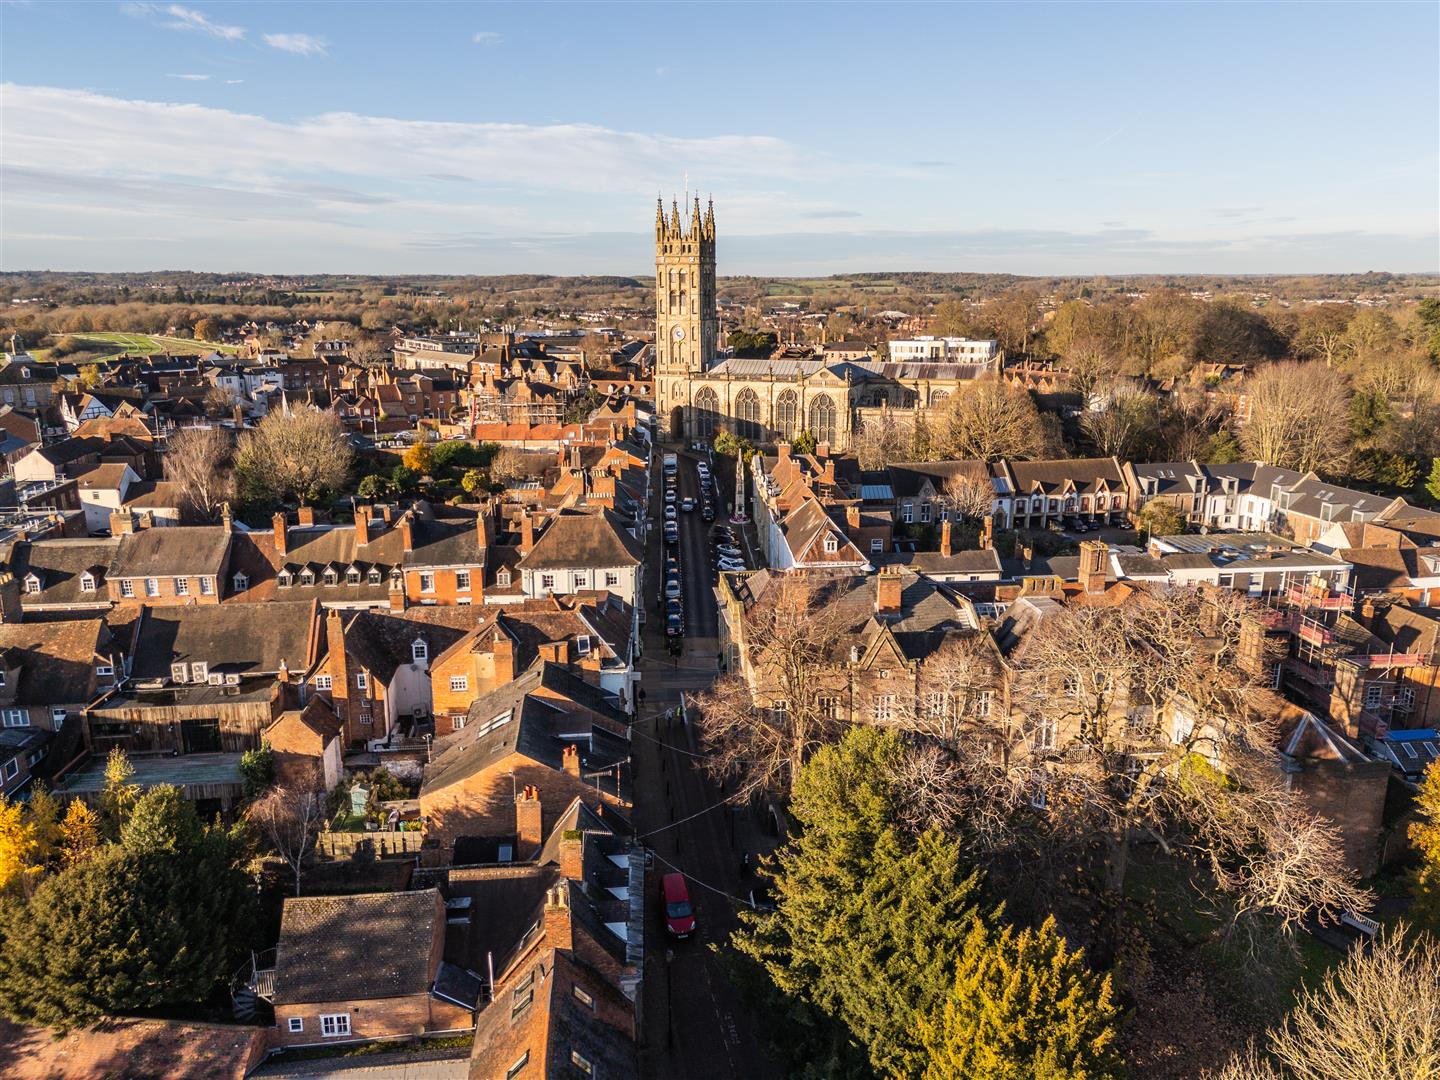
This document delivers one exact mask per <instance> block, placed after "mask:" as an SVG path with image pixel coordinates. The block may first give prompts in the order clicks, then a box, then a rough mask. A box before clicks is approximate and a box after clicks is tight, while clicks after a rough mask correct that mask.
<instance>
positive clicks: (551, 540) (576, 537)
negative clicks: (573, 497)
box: [517, 510, 645, 570]
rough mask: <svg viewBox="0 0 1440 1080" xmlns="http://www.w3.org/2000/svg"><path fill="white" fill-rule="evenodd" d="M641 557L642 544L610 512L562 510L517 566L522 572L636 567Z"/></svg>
mask: <svg viewBox="0 0 1440 1080" xmlns="http://www.w3.org/2000/svg"><path fill="white" fill-rule="evenodd" d="M644 558H645V545H644V544H643V543H642V542H641V541H639V540H637V539H635V537H633V536H631V535H630V531H629V529H627V528H626V527H625V525H624V523H623V522H622V521H621V520H620V518H619V516H618V515H616V514H614V513H613V512H611V511H609V510H601V511H600V512H599V513H595V512H580V511H574V510H562V511H560V513H558V514H556V515H555V517H553V518H552V519H551V520H550V524H549V525H547V526H546V528H545V531H544V532H543V533H541V534H540V537H539V539H537V540H536V541H535V546H534V547H532V548H531V549H530V551H529V552H528V553H527V554H525V555H522V556H521V557H520V560H519V562H518V563H517V565H518V566H519V567H520V568H521V569H523V570H560V569H566V568H568V567H573V566H583V567H602V566H639V565H640V563H641V562H643V561H644Z"/></svg>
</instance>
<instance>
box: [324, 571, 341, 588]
mask: <svg viewBox="0 0 1440 1080" xmlns="http://www.w3.org/2000/svg"><path fill="white" fill-rule="evenodd" d="M339 581H340V575H339V574H337V573H336V572H335V568H334V567H333V566H330V567H326V569H325V584H326V585H336V584H338V583H339Z"/></svg>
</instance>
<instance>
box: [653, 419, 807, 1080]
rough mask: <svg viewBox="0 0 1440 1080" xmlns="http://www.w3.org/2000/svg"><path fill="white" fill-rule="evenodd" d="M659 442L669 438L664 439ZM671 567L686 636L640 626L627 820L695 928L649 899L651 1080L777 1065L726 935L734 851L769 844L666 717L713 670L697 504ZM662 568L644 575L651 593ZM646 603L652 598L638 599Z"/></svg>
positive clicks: (756, 1075)
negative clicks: (638, 701) (685, 902)
mask: <svg viewBox="0 0 1440 1080" xmlns="http://www.w3.org/2000/svg"><path fill="white" fill-rule="evenodd" d="M664 449H665V450H671V449H672V447H670V446H666V447H664ZM698 459H699V455H697V454H694V453H691V452H682V453H680V480H679V496H680V498H682V499H683V498H685V497H686V496H691V497H695V498H698V497H699V496H700V482H699V477H698V475H697V473H696V471H695V463H696V461H697V460H698ZM663 492H664V481H663V471H662V470H661V469H659V468H657V469H656V470H655V478H654V490H653V491H652V492H651V513H652V518H653V520H654V521H655V522H656V523H657V524H656V527H655V528H653V529H652V530H650V545H649V548H648V550H647V561H648V564H649V565H650V566H653V567H657V568H658V567H661V566H663V555H662V551H661V549H662V546H663V538H662V529H661V528H660V527H659V524H658V523H659V522H660V520H661V515H662V514H663V509H662V508H663V506H664V502H663ZM727 511H728V502H721V501H719V500H717V502H716V522H717V523H719V522H721V521H724V520H726V519H727V518H728V512H727ZM678 520H679V523H680V544H679V545H678V547H679V550H680V560H681V561H680V572H681V581H682V585H683V587H684V590H685V592H684V602H685V619H686V631H687V633H686V636H685V639H684V649H683V651H682V653H681V654H680V655H679V656H670V655H669V654H668V653H667V651H666V645H665V638H664V627H663V623H662V621H661V620H659V619H655V618H651V619H649V620H647V622H646V624H645V658H644V659H643V660H642V661H641V665H640V666H641V671H642V672H643V676H644V677H643V680H642V685H643V686H644V687H645V693H646V699H645V702H644V704H643V705H642V707H641V709H640V715H641V721H640V722H639V723H638V724H637V725H636V728H635V732H634V734H635V738H634V739H633V740H632V753H633V759H634V769H635V777H636V785H635V786H636V805H635V825H636V829H637V831H638V832H639V833H640V835H641V838H642V839H643V841H644V843H645V844H646V845H647V846H648V847H649V848H650V850H651V851H652V852H653V853H654V867H653V869H652V870H651V871H650V874H649V875H648V876H649V881H648V882H647V887H648V888H649V889H650V895H651V896H652V897H653V896H656V895H658V893H659V888H660V876H661V875H662V874H666V873H670V872H672V871H679V872H681V873H683V874H685V876H686V879H687V881H688V883H689V888H690V898H691V901H692V903H693V904H694V906H695V912H696V923H697V932H696V934H695V936H693V937H691V938H689V939H687V940H684V941H676V940H673V939H671V938H669V936H668V934H667V933H666V931H665V929H664V925H663V921H662V920H661V918H660V916H659V912H658V905H655V904H651V905H649V907H650V908H651V910H652V911H653V914H652V915H650V917H649V918H648V919H647V923H646V928H645V934H646V945H645V956H646V960H645V980H644V984H643V986H644V991H643V993H644V1000H643V1002H642V1008H641V1022H642V1040H641V1051H640V1070H641V1075H642V1076H645V1077H651V1078H654V1080H671V1078H679V1077H684V1078H687V1080H708V1078H711V1077H714V1078H717V1080H719V1078H727V1080H728V1078H745V1080H769V1078H772V1077H774V1078H778V1077H779V1076H780V1075H781V1074H780V1070H779V1069H778V1068H777V1067H776V1066H775V1063H774V1062H772V1061H771V1060H770V1059H769V1057H768V1056H767V1055H766V1053H765V1051H764V1049H763V1047H762V1045H761V1041H760V1035H759V1026H758V1024H757V1023H756V1022H755V1020H754V1018H753V1016H752V1015H751V1013H750V1011H749V1009H748V1008H747V1007H746V1005H745V1003H744V1002H743V1001H742V999H741V997H740V993H739V991H738V990H737V989H736V987H735V986H734V985H733V984H732V983H731V982H730V979H729V977H728V974H727V970H726V959H725V958H726V953H727V952H728V950H729V945H728V940H729V937H730V933H731V932H732V931H733V930H734V929H735V928H736V926H738V925H739V921H738V919H737V918H736V914H735V913H736V911H737V909H738V907H739V906H740V905H742V904H743V903H745V899H744V898H746V897H748V895H749V890H750V887H751V886H752V885H753V884H754V879H753V878H752V877H751V876H750V875H749V874H748V872H746V871H744V870H743V869H742V867H741V856H742V854H743V853H745V852H747V851H750V852H753V851H756V850H760V849H762V848H765V847H768V846H769V844H770V843H773V841H772V840H770V839H769V838H768V835H767V834H766V831H765V829H764V823H763V819H762V816H761V812H760V811H759V810H758V809H752V808H749V807H741V808H738V809H736V808H732V807H731V806H729V805H728V804H726V803H725V801H724V794H723V792H722V791H721V790H720V788H719V786H718V785H717V784H716V783H715V781H714V780H712V779H711V778H710V777H709V776H708V775H707V774H706V773H705V772H704V769H703V763H704V757H703V755H702V753H701V751H700V747H699V746H698V744H697V741H696V739H695V733H694V731H693V730H691V728H690V725H689V724H687V723H686V722H685V721H684V719H683V718H678V717H675V716H673V715H671V710H673V709H674V708H675V706H677V705H678V704H680V700H681V695H682V693H686V694H688V693H695V692H697V691H700V690H703V689H704V688H705V687H707V686H709V685H710V683H711V682H713V681H714V679H715V676H716V674H717V670H718V659H719V653H718V637H717V635H718V616H717V611H716V605H715V596H714V592H713V589H714V586H715V581H716V572H715V567H714V562H713V555H712V552H711V549H710V544H709V534H710V529H711V527H712V526H711V525H710V524H707V523H706V522H705V521H703V520H702V519H701V516H700V511H699V510H698V509H696V510H695V511H692V512H690V513H685V512H683V511H681V512H680V513H679V515H678ZM663 578H664V575H663V573H662V572H660V571H658V570H657V572H656V573H654V574H653V575H651V574H647V575H646V579H647V582H653V584H651V585H650V586H649V587H651V588H653V589H656V590H658V589H659V588H660V587H661V586H662V585H663ZM649 603H650V604H651V605H652V610H653V609H654V604H655V596H654V595H652V596H650V597H649Z"/></svg>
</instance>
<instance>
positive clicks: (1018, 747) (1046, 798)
mask: <svg viewBox="0 0 1440 1080" xmlns="http://www.w3.org/2000/svg"><path fill="white" fill-rule="evenodd" d="M1247 617H1248V610H1247V607H1246V602H1245V600H1244V599H1243V598H1242V597H1239V596H1237V595H1235V594H1233V593H1230V592H1228V591H1223V592H1222V591H1218V590H1217V591H1211V592H1204V593H1202V592H1196V591H1190V590H1174V591H1166V592H1156V593H1137V594H1135V595H1134V596H1132V597H1131V598H1130V600H1129V601H1128V602H1127V603H1125V604H1123V605H1119V606H1106V607H1102V606H1072V607H1067V608H1064V609H1062V610H1060V611H1058V612H1055V613H1052V614H1050V615H1049V616H1047V617H1045V618H1044V619H1042V620H1040V621H1039V622H1038V624H1036V625H1034V626H1033V627H1032V628H1031V629H1029V631H1028V633H1026V634H1025V635H1024V639H1023V641H1022V643H1021V644H1020V646H1019V647H1018V648H1017V649H1016V651H1015V652H1014V653H1012V655H1011V656H1010V658H1009V662H1010V664H1011V671H1010V678H1009V686H1010V693H1011V699H1010V707H1011V708H1010V712H1009V713H1008V714H1005V713H1002V712H1001V711H1000V710H995V712H994V715H992V716H991V717H988V718H985V719H984V720H983V721H982V720H981V719H980V718H975V719H973V720H971V721H970V723H969V726H968V728H967V729H966V734H965V740H964V741H965V742H968V743H972V744H975V745H976V746H978V747H981V748H983V752H975V753H972V754H971V755H970V757H969V759H968V760H966V761H965V762H964V766H965V767H964V769H963V770H962V771H961V773H959V774H958V775H959V776H960V777H961V778H964V779H966V781H967V783H970V784H972V785H974V786H975V789H976V790H975V791H974V792H972V793H971V795H970V796H969V805H971V806H978V807H981V808H982V809H985V810H986V811H987V813H988V814H989V815H991V816H990V818H989V819H988V820H989V822H990V824H991V825H993V824H994V822H995V820H996V815H997V814H998V817H999V819H1000V820H1002V821H1003V818H1004V811H1006V810H1008V811H1009V812H1010V813H1011V814H1012V824H1010V825H1009V828H1010V829H1011V830H1012V835H1011V837H1010V839H1011V840H1012V841H1013V842H1014V843H1015V844H1016V845H1017V846H1023V845H1025V844H1026V843H1027V842H1028V840H1029V839H1030V838H1029V837H1027V836H1026V835H1024V833H1025V831H1026V830H1033V829H1034V828H1036V823H1037V821H1038V825H1039V828H1041V829H1042V830H1044V831H1045V833H1046V835H1047V836H1048V837H1049V840H1048V841H1047V842H1048V843H1052V844H1055V845H1059V846H1061V847H1063V846H1065V845H1067V844H1068V845H1069V846H1070V847H1071V848H1072V849H1073V850H1076V851H1083V850H1089V849H1091V848H1098V850H1099V851H1100V853H1101V855H1102V859H1101V864H1100V871H1101V873H1100V877H1101V882H1102V888H1103V892H1104V895H1105V896H1106V897H1107V900H1106V902H1105V910H1106V911H1107V914H1108V915H1109V917H1111V918H1112V920H1114V925H1112V926H1110V927H1108V928H1102V939H1101V943H1100V947H1101V951H1102V952H1103V951H1104V949H1105V947H1106V938H1107V936H1108V937H1110V938H1111V939H1112V941H1111V943H1112V944H1113V935H1114V933H1115V932H1116V930H1118V925H1119V919H1120V917H1121V914H1122V912H1123V898H1124V893H1125V883H1126V876H1127V872H1128V868H1129V862H1130V853H1131V848H1132V844H1133V843H1134V841H1135V840H1136V839H1137V838H1139V837H1148V838H1150V839H1153V840H1156V841H1158V842H1159V843H1160V844H1161V845H1162V846H1163V847H1164V849H1165V850H1166V851H1169V852H1171V853H1172V854H1175V855H1178V856H1181V857H1184V858H1186V859H1187V860H1189V861H1191V862H1192V863H1194V864H1196V865H1198V866H1201V867H1204V868H1207V869H1208V870H1209V871H1210V874H1211V879H1212V881H1213V883H1214V885H1215V886H1216V889H1215V893H1216V896H1217V898H1218V901H1219V902H1220V903H1221V905H1222V908H1223V910H1221V911H1220V912H1219V914H1221V915H1222V916H1223V918H1224V920H1225V925H1226V927H1227V931H1228V933H1229V934H1231V935H1232V936H1233V935H1240V940H1241V941H1242V942H1243V943H1247V944H1249V945H1250V946H1251V955H1258V950H1259V946H1260V944H1261V943H1262V941H1264V940H1266V938H1265V935H1264V934H1263V933H1262V932H1261V930H1262V929H1264V930H1266V931H1268V929H1269V928H1270V927H1272V926H1275V925H1278V926H1279V927H1280V928H1281V930H1282V931H1283V932H1284V933H1285V934H1292V933H1293V932H1294V930H1295V928H1296V927H1297V926H1298V924H1299V922H1300V920H1301V919H1302V918H1303V917H1305V916H1306V915H1309V914H1319V915H1320V916H1321V917H1322V918H1324V917H1329V918H1335V917H1338V915H1339V914H1340V913H1341V912H1343V911H1345V910H1349V909H1356V910H1358V909H1361V908H1363V907H1364V906H1365V904H1366V903H1367V902H1368V894H1367V893H1365V891H1364V890H1362V889H1360V888H1359V887H1358V886H1357V885H1356V883H1355V879H1354V876H1353V874H1352V873H1351V872H1350V871H1349V870H1348V869H1347V868H1346V867H1345V864H1344V860H1343V858H1342V856H1341V851H1340V845H1339V843H1338V841H1337V838H1336V836H1335V833H1334V830H1333V829H1332V828H1330V827H1329V826H1328V825H1327V824H1325V823H1323V822H1317V821H1315V820H1314V819H1313V818H1312V817H1309V816H1307V815H1305V814H1304V813H1303V812H1302V810H1301V809H1300V804H1299V803H1298V802H1297V801H1296V799H1297V797H1296V796H1295V795H1294V794H1293V793H1292V792H1290V791H1289V790H1288V789H1287V788H1286V787H1285V785H1284V783H1283V779H1284V778H1283V775H1282V774H1281V773H1280V771H1279V770H1278V768H1277V767H1276V760H1275V758H1274V754H1273V750H1272V747H1273V745H1274V737H1275V732H1274V730H1273V725H1272V722H1271V720H1270V716H1269V714H1268V712H1267V711H1266V710H1265V709H1264V708H1261V707H1258V706H1262V705H1264V703H1265V699H1264V698H1263V697H1262V696H1260V692H1259V691H1257V690H1256V688H1254V687H1252V686H1250V685H1249V684H1248V683H1247V680H1246V677H1245V676H1244V675H1242V674H1241V673H1240V665H1238V664H1237V663H1236V660H1237V655H1236V654H1237V652H1238V644H1239V638H1240V629H1241V626H1242V625H1243V623H1244V620H1245V619H1246V618H1247ZM987 769H988V770H989V773H988V774H987V772H986V770H987ZM1001 800H1004V810H1001V808H1000V806H999V804H1000V802H1001ZM1027 822H1028V824H1027ZM992 839H993V834H992ZM1001 842H1002V843H1003V841H1001Z"/></svg>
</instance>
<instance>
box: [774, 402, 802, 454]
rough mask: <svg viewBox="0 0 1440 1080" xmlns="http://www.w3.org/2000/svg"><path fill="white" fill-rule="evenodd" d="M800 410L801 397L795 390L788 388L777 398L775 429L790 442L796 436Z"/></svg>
mask: <svg viewBox="0 0 1440 1080" xmlns="http://www.w3.org/2000/svg"><path fill="white" fill-rule="evenodd" d="M799 412H800V399H799V398H797V397H796V396H795V391H794V390H786V391H785V392H784V393H783V394H781V395H780V396H779V397H778V398H776V399H775V430H776V431H777V432H779V434H780V438H782V439H784V440H785V441H786V442H790V441H791V440H793V439H794V438H795V421H796V418H797V416H798V414H799Z"/></svg>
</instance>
